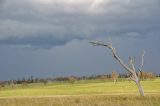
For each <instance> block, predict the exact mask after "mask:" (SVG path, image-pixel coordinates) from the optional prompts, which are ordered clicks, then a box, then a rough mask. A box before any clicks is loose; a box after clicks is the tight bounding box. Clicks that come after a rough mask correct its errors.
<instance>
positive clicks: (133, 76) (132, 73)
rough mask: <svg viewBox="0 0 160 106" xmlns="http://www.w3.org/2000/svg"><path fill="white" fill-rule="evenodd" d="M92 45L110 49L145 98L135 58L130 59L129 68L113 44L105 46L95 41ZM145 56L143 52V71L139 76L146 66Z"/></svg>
mask: <svg viewBox="0 0 160 106" xmlns="http://www.w3.org/2000/svg"><path fill="white" fill-rule="evenodd" d="M90 43H91V44H93V46H104V47H107V48H108V49H110V50H111V52H112V54H113V57H114V58H115V59H116V60H117V61H118V62H119V63H120V64H121V66H122V67H123V68H124V69H125V70H126V71H127V72H128V73H129V74H130V77H129V78H130V80H132V81H134V82H135V83H136V85H137V87H138V89H139V93H140V94H141V96H144V91H143V88H142V85H141V83H140V75H137V73H136V69H135V64H134V61H135V58H130V59H129V64H130V65H131V67H129V66H127V65H126V64H125V63H124V61H123V60H122V59H121V58H120V56H119V55H118V53H117V51H116V49H115V48H114V47H113V46H112V43H110V44H108V45H107V44H104V43H101V42H97V41H93V42H90ZM144 54H145V52H144V51H143V53H142V63H141V69H138V71H139V74H140V72H141V70H142V68H143V65H144Z"/></svg>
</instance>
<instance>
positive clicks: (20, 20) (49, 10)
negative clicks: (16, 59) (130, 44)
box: [0, 0, 160, 47]
mask: <svg viewBox="0 0 160 106" xmlns="http://www.w3.org/2000/svg"><path fill="white" fill-rule="evenodd" d="M159 11H160V1H159V0H148V1H146V0H134V1H133V0H123V1H121V0H12V1H11V0H0V13H1V14H0V44H4V45H31V46H35V47H48V46H49V47H52V46H56V45H63V44H66V43H67V42H69V41H71V40H73V39H92V38H94V37H97V36H107V35H109V36H112V35H114V36H128V37H137V38H143V37H145V36H150V35H152V36H153V35H159V34H160V31H159V28H160V25H159V23H160V20H159V19H160V13H159Z"/></svg>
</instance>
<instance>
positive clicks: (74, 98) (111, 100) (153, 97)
mask: <svg viewBox="0 0 160 106" xmlns="http://www.w3.org/2000/svg"><path fill="white" fill-rule="evenodd" d="M142 85H143V88H144V91H145V95H146V96H145V97H141V96H140V95H139V92H138V89H137V86H135V84H134V83H131V82H129V81H119V82H117V84H116V85H114V84H113V82H110V81H103V80H87V81H78V82H76V83H74V84H70V83H65V82H61V83H60V82H58V83H49V84H47V85H43V84H30V85H27V86H26V87H24V86H22V85H15V86H14V87H13V88H11V87H10V86H6V87H4V88H0V106H135V105H137V106H160V79H155V80H153V81H142Z"/></svg>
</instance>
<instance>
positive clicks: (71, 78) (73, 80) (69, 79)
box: [68, 76, 77, 84]
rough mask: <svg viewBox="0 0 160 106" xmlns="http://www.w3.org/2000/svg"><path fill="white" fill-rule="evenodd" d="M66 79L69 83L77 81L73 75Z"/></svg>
mask: <svg viewBox="0 0 160 106" xmlns="http://www.w3.org/2000/svg"><path fill="white" fill-rule="evenodd" d="M68 81H69V82H70V83H71V84H73V83H75V82H76V81H77V78H76V77H74V76H70V77H68Z"/></svg>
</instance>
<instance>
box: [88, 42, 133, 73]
mask: <svg viewBox="0 0 160 106" xmlns="http://www.w3.org/2000/svg"><path fill="white" fill-rule="evenodd" d="M90 43H92V44H93V45H96V46H98V45H101V46H105V47H107V48H109V49H111V51H112V54H113V57H114V58H115V59H116V60H117V61H118V62H119V63H120V64H121V65H122V66H123V68H125V69H126V70H127V71H128V72H129V73H131V74H133V73H134V72H133V70H132V69H130V68H129V67H128V66H127V65H126V64H125V63H124V62H123V61H122V59H121V58H120V57H119V56H118V54H117V52H116V49H115V48H114V47H112V44H109V45H106V44H104V43H100V42H97V41H93V42H90Z"/></svg>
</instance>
